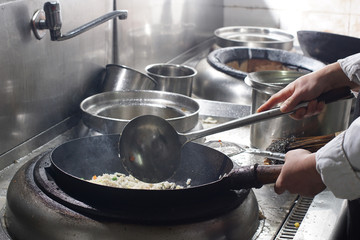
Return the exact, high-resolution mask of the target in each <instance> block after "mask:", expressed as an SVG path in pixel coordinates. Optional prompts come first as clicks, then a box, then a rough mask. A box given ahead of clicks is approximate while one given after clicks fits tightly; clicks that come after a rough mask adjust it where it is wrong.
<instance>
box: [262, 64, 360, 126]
mask: <svg viewBox="0 0 360 240" xmlns="http://www.w3.org/2000/svg"><path fill="white" fill-rule="evenodd" d="M344 86H349V87H350V88H353V89H354V88H355V87H359V86H358V85H356V84H355V83H354V82H351V81H350V80H349V79H348V78H347V76H346V75H345V73H344V72H343V71H342V69H341V67H340V64H339V63H333V64H330V65H327V66H326V67H324V68H322V69H320V70H318V71H315V72H312V73H309V74H306V75H304V76H302V77H300V78H298V79H296V80H295V81H294V82H292V83H290V84H289V85H287V86H286V87H285V88H284V89H282V90H280V91H279V92H277V93H276V94H274V95H273V96H272V97H271V98H270V99H269V100H268V101H267V102H265V103H264V104H263V105H262V106H260V107H259V108H258V110H257V112H262V111H265V110H269V109H271V108H273V107H274V106H276V105H277V104H279V103H282V104H281V106H280V110H281V111H282V112H289V111H291V110H292V109H293V108H294V107H295V106H297V105H298V104H299V103H300V102H304V101H310V103H309V105H308V106H307V107H306V108H300V109H298V110H297V111H296V112H295V113H293V114H291V115H290V116H291V117H292V118H294V119H302V118H304V117H310V116H313V115H316V114H318V113H320V112H321V111H322V110H323V108H324V106H325V103H324V102H318V101H317V100H313V99H316V98H317V97H318V96H319V95H320V94H322V93H325V92H327V91H330V90H331V89H334V88H339V87H344Z"/></svg>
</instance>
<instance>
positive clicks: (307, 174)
mask: <svg viewBox="0 0 360 240" xmlns="http://www.w3.org/2000/svg"><path fill="white" fill-rule="evenodd" d="M325 188H326V186H325V184H324V183H323V181H322V179H321V176H320V174H319V173H318V172H317V170H316V161H315V153H311V152H309V151H307V150H304V149H296V150H292V151H289V152H287V153H286V155H285V164H284V166H283V168H282V170H281V173H280V175H279V177H278V179H277V181H276V183H275V186H274V190H275V192H276V193H277V194H282V193H283V192H285V191H289V192H290V193H293V194H299V195H301V196H307V197H313V196H315V195H316V194H318V193H320V192H322V191H323V190H324V189H325Z"/></svg>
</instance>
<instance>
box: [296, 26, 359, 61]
mask: <svg viewBox="0 0 360 240" xmlns="http://www.w3.org/2000/svg"><path fill="white" fill-rule="evenodd" d="M297 36H298V41H299V44H300V47H301V50H302V51H303V52H304V54H305V55H306V56H310V57H312V58H315V59H317V60H320V61H322V62H325V63H333V62H336V61H337V60H338V59H341V58H345V57H347V56H350V55H353V54H355V53H359V52H360V38H355V37H350V36H346V35H340V34H334V33H328V32H317V31H298V32H297Z"/></svg>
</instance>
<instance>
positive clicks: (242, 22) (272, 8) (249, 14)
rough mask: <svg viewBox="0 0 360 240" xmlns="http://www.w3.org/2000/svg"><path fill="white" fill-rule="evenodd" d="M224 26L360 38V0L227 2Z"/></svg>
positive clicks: (255, 0) (225, 4) (238, 0)
mask: <svg viewBox="0 0 360 240" xmlns="http://www.w3.org/2000/svg"><path fill="white" fill-rule="evenodd" d="M224 26H263V27H274V28H281V29H283V30H287V31H289V32H290V33H292V34H294V35H296V32H297V31H299V30H314V31H324V32H331V33H337V34H343V35H349V36H353V37H359V38H360V0H331V1H328V0H319V1H312V0H302V1H299V0H298V1H295V0H252V1H247V0H224Z"/></svg>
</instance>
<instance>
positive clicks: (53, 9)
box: [32, 2, 128, 41]
mask: <svg viewBox="0 0 360 240" xmlns="http://www.w3.org/2000/svg"><path fill="white" fill-rule="evenodd" d="M44 14H45V17H44ZM127 14H128V11H127V10H115V11H113V12H110V13H107V14H105V15H103V16H101V17H99V18H96V19H95V20H92V21H90V22H89V23H86V24H84V25H82V26H80V27H78V28H75V29H74V30H72V31H70V32H68V33H66V34H62V33H61V26H62V20H61V11H60V4H59V3H58V2H46V3H45V4H44V10H38V11H37V12H36V13H35V14H34V16H33V18H32V26H33V31H34V34H35V36H36V38H38V39H39V40H40V39H42V38H43V37H44V36H45V34H39V32H40V33H41V30H44V29H49V30H50V36H51V40H52V41H63V40H67V39H70V38H73V37H75V36H77V35H79V34H81V33H84V32H86V31H88V30H90V29H92V28H94V27H96V26H98V25H100V24H102V23H105V22H107V21H109V20H111V19H113V18H116V17H118V18H119V19H120V20H123V19H126V18H127ZM37 16H42V17H37Z"/></svg>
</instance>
